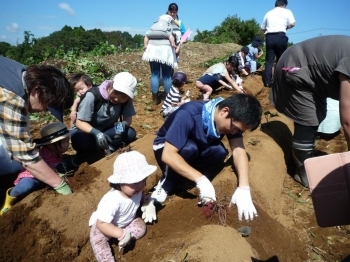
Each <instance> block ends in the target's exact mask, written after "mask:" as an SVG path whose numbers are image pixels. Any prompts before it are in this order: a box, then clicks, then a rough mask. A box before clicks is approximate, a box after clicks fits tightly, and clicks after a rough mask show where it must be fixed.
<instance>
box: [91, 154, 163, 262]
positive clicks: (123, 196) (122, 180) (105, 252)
mask: <svg viewBox="0 0 350 262" xmlns="http://www.w3.org/2000/svg"><path fill="white" fill-rule="evenodd" d="M156 169H157V167H156V166H153V165H149V164H148V163H147V161H146V158H145V156H144V155H142V154H141V153H139V152H137V151H130V152H126V153H122V154H120V155H119V156H118V157H117V159H116V160H115V162H114V170H113V175H111V176H110V177H109V178H108V181H109V182H110V186H111V187H112V189H111V190H110V191H108V192H107V193H106V194H105V195H104V196H103V197H102V199H101V201H100V203H99V204H98V206H97V210H96V211H95V212H94V213H93V214H92V215H91V217H90V220H89V226H90V227H91V229H90V243H91V246H92V250H93V252H94V254H95V257H96V259H97V261H98V262H102V261H115V259H114V257H113V254H112V251H111V247H110V245H109V243H108V242H109V240H110V239H111V238H116V239H118V240H119V243H118V246H119V250H120V249H122V248H123V247H125V246H126V245H127V244H129V243H130V241H132V240H137V239H140V238H141V237H143V236H144V235H145V233H146V224H145V223H147V222H149V223H152V222H153V221H154V220H156V219H157V216H156V209H155V206H154V204H153V201H154V200H152V199H151V198H149V197H147V196H146V195H144V194H143V192H142V190H143V188H144V186H145V185H146V178H147V177H148V176H149V175H151V174H152V173H153V172H154V171H156ZM141 203H144V204H143V206H142V207H141V211H142V212H143V214H142V218H143V219H144V220H145V221H143V220H142V219H141V218H139V217H136V211H137V210H138V208H139V207H140V204H141Z"/></svg>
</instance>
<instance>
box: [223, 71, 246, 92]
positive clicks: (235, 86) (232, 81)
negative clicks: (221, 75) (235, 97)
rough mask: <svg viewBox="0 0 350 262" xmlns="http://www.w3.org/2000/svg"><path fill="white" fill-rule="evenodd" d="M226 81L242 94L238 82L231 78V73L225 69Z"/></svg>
mask: <svg viewBox="0 0 350 262" xmlns="http://www.w3.org/2000/svg"><path fill="white" fill-rule="evenodd" d="M225 79H226V80H227V81H228V82H229V83H230V85H231V86H232V87H233V88H234V89H236V90H237V91H238V92H240V93H241V92H242V89H241V88H239V87H238V85H237V84H236V82H235V81H234V80H233V79H232V78H231V76H230V74H229V72H228V71H227V69H225Z"/></svg>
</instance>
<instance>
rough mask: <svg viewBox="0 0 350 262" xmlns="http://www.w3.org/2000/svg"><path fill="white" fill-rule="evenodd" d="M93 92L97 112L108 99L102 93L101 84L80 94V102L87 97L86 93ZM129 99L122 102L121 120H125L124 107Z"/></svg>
mask: <svg viewBox="0 0 350 262" xmlns="http://www.w3.org/2000/svg"><path fill="white" fill-rule="evenodd" d="M88 92H89V93H92V94H93V95H94V97H95V100H94V109H95V112H98V110H100V108H101V106H102V104H103V102H105V101H106V99H104V98H103V96H102V95H101V93H100V89H99V86H93V87H92V88H91V89H89V90H88V91H86V93H85V94H83V95H81V96H80V102H79V104H80V103H81V101H83V99H84V98H85V96H86V94H87V93H88ZM127 102H128V101H126V102H124V103H122V104H121V108H120V117H119V119H120V122H122V121H123V116H122V115H123V109H124V106H125V105H126V103H127ZM78 106H79V105H78Z"/></svg>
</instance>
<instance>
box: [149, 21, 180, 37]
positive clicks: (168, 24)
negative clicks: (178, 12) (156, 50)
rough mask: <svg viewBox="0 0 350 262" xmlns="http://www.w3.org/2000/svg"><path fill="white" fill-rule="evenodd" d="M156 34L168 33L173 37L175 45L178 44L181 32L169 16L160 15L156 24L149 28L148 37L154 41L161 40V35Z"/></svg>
mask: <svg viewBox="0 0 350 262" xmlns="http://www.w3.org/2000/svg"><path fill="white" fill-rule="evenodd" d="M157 32H170V33H171V34H173V35H174V36H175V39H176V43H178V42H180V39H181V32H180V28H179V26H178V24H177V23H176V21H175V20H174V19H173V18H172V17H171V16H170V15H161V16H160V17H159V18H158V20H157V22H155V23H154V24H153V25H152V26H151V32H149V37H150V38H154V39H157V38H158V39H159V38H163V37H164V36H163V34H161V35H159V33H157Z"/></svg>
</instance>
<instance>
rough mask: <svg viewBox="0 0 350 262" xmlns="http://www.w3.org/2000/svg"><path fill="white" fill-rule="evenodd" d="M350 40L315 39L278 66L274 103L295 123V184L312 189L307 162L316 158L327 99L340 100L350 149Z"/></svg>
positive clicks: (288, 53)
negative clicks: (318, 136) (316, 146)
mask: <svg viewBox="0 0 350 262" xmlns="http://www.w3.org/2000/svg"><path fill="white" fill-rule="evenodd" d="M349 46H350V37H349V36H342V35H332V36H321V37H316V38H312V39H309V40H306V41H303V42H300V43H298V44H294V45H292V46H291V47H289V48H288V49H287V50H286V51H285V52H284V53H283V55H282V56H281V58H280V60H279V61H278V63H277V65H276V70H275V75H274V77H275V81H274V82H273V85H272V90H271V93H270V99H271V101H272V102H273V104H274V105H275V107H276V109H277V110H278V111H279V112H281V113H283V114H285V115H286V116H287V117H289V118H291V119H292V120H293V121H294V134H293V142H292V150H293V158H294V162H295V165H296V167H297V172H296V174H295V176H294V178H295V180H297V181H298V182H300V183H301V184H302V185H304V186H306V187H308V186H309V182H308V179H307V176H306V172H305V167H304V161H305V160H306V159H308V158H310V157H312V156H313V155H314V147H315V134H316V132H317V129H318V126H319V124H320V123H321V122H322V121H323V119H325V117H326V113H327V102H326V100H327V97H330V98H332V99H335V100H339V107H340V120H341V123H342V126H343V128H344V134H345V138H346V142H347V144H348V147H349V148H350V99H349V97H350V48H349Z"/></svg>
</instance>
